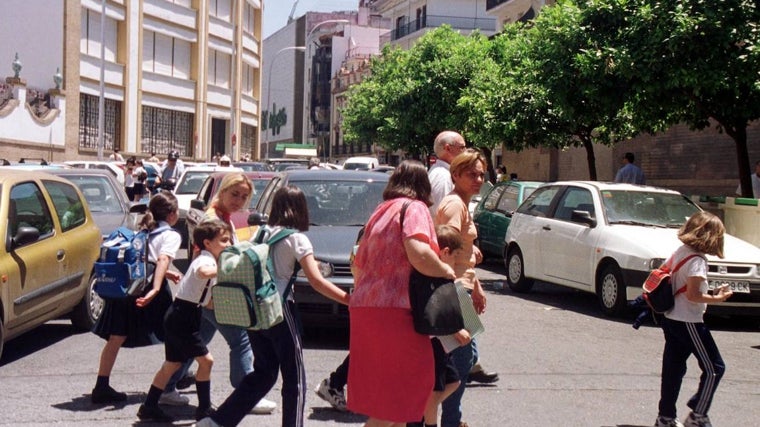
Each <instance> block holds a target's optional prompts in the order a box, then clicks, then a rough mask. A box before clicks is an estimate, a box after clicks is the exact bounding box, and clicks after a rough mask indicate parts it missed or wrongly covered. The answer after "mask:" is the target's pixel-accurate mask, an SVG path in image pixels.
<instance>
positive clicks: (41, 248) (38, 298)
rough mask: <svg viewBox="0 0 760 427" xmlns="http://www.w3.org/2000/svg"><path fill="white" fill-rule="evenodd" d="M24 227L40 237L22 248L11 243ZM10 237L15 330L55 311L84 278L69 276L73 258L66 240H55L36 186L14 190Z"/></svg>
mask: <svg viewBox="0 0 760 427" xmlns="http://www.w3.org/2000/svg"><path fill="white" fill-rule="evenodd" d="M23 227H33V228H35V229H37V230H38V231H39V237H38V238H37V239H36V240H35V241H32V242H28V243H26V244H23V245H20V246H17V245H15V244H13V243H11V239H12V238H13V237H14V236H16V233H17V232H18V231H19V229H20V228H23ZM7 233H8V236H6V250H7V251H8V252H9V255H10V258H11V260H12V261H11V263H12V264H13V265H12V268H11V269H10V270H9V271H10V274H9V275H8V285H9V289H10V302H11V304H12V307H11V309H10V310H9V312H10V318H9V319H8V321H7V327H8V328H14V327H17V326H19V325H21V324H23V323H26V322H28V321H32V320H34V319H35V318H37V317H39V316H40V315H44V313H46V312H49V311H53V310H54V309H56V308H57V306H58V305H59V304H60V302H61V300H62V299H64V297H65V295H64V292H63V291H64V290H66V289H69V288H72V287H76V286H77V284H78V283H79V281H78V279H81V277H80V278H76V277H70V275H69V274H68V272H69V270H68V265H69V264H70V262H71V260H70V259H69V256H71V254H70V253H68V252H67V247H66V246H65V241H64V240H65V239H62V238H61V237H60V236H58V237H56V235H57V234H59V233H60V230H56V228H55V223H54V221H53V217H52V212H51V208H50V206H49V205H48V202H47V201H46V199H45V197H44V196H43V190H42V188H40V186H39V185H38V183H37V182H35V181H24V182H19V183H16V184H15V185H13V187H12V188H11V190H10V193H9V212H8V231H7Z"/></svg>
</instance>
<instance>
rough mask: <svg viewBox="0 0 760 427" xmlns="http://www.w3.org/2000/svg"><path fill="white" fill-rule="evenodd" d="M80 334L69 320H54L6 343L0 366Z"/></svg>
mask: <svg viewBox="0 0 760 427" xmlns="http://www.w3.org/2000/svg"><path fill="white" fill-rule="evenodd" d="M78 333H87V332H80V331H77V330H76V329H74V327H73V326H71V322H70V321H69V320H68V319H61V320H53V321H50V322H47V323H45V324H44V325H42V326H38V327H36V328H34V329H33V330H31V331H29V332H26V333H24V334H22V335H20V336H18V337H16V338H14V339H12V340H10V341H8V342H6V343H5V348H4V349H3V357H2V358H1V359H0V366H4V365H6V364H8V363H11V362H15V361H16V360H19V359H22V358H24V357H26V356H28V355H30V354H32V353H36V352H37V351H40V350H43V349H45V348H47V347H49V346H51V345H53V344H55V343H57V342H59V341H63V340H65V339H66V338H68V337H69V336H71V335H73V334H78Z"/></svg>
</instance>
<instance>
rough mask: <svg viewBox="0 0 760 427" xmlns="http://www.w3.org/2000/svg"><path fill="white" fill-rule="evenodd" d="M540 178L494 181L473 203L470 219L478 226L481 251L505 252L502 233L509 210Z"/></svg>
mask: <svg viewBox="0 0 760 427" xmlns="http://www.w3.org/2000/svg"><path fill="white" fill-rule="evenodd" d="M541 184H543V183H542V182H536V181H502V182H497V183H496V185H494V186H493V187H492V188H491V189H490V190H489V191H488V193H486V194H485V196H483V198H482V199H481V200H480V202H479V203H478V205H477V206H476V207H475V212H474V213H473V216H472V219H473V222H474V223H475V227H476V228H477V229H478V248H480V251H481V252H483V255H493V256H497V257H502V256H504V236H506V235H507V227H509V223H510V222H511V221H512V214H513V213H514V211H515V210H517V207H518V206H520V203H522V201H523V200H525V199H526V198H527V197H528V196H530V195H531V193H533V191H535V190H536V188H538V186H539V185H541Z"/></svg>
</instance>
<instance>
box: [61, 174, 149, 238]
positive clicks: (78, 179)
mask: <svg viewBox="0 0 760 427" xmlns="http://www.w3.org/2000/svg"><path fill="white" fill-rule="evenodd" d="M46 172H48V173H50V174H52V175H57V176H60V177H62V178H66V179H68V180H69V181H71V182H72V183H74V185H76V186H77V188H79V191H81V192H82V194H83V195H84V198H85V200H86V201H87V205H88V206H89V208H90V213H91V214H92V218H93V219H94V220H95V224H97V226H98V228H100V232H101V234H102V235H103V237H106V236H108V235H109V234H111V233H112V232H113V231H115V230H116V229H117V228H119V227H128V228H131V229H136V228H137V221H138V218H139V217H140V216H141V215H140V214H139V213H137V212H134V211H138V210H139V211H145V210H146V209H147V206H142V209H133V212H130V209H132V207H133V206H136V205H139V203H134V202H131V201H130V200H128V199H127V194H126V193H125V192H124V188H123V187H121V186H120V185H119V183H118V182H117V181H116V178H114V177H113V175H111V174H110V173H109V172H106V171H104V170H100V169H53V170H47V171H46Z"/></svg>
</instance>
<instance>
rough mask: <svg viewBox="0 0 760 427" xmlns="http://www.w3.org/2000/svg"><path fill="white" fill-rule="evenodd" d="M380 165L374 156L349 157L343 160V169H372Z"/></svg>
mask: <svg viewBox="0 0 760 427" xmlns="http://www.w3.org/2000/svg"><path fill="white" fill-rule="evenodd" d="M379 165H380V162H378V161H377V158H376V157H349V158H348V159H346V161H345V162H343V169H344V170H360V171H368V170H372V169H374V168H376V167H378V166H379Z"/></svg>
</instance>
